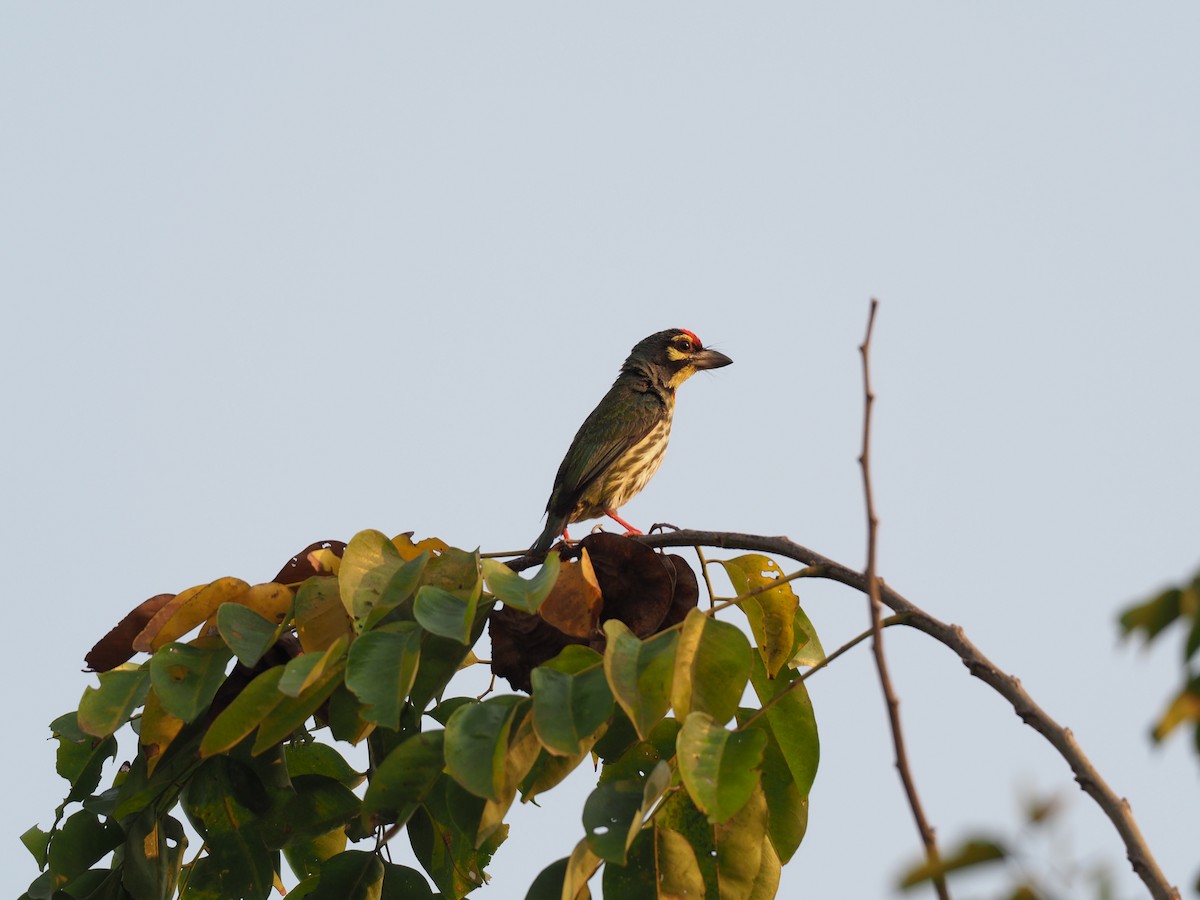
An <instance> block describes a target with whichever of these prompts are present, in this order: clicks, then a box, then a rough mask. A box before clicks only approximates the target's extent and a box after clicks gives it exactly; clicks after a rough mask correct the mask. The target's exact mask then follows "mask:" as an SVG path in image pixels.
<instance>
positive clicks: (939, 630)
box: [636, 530, 1179, 900]
mask: <svg viewBox="0 0 1200 900" xmlns="http://www.w3.org/2000/svg"><path fill="white" fill-rule="evenodd" d="M636 540H638V541H640V542H641V543H643V544H645V545H646V546H648V547H691V546H695V545H697V544H699V545H701V546H704V547H711V548H717V549H721V550H743V551H748V552H754V553H770V554H774V555H777V556H784V557H787V558H788V559H791V560H794V561H796V562H798V563H801V564H803V565H805V566H812V567H817V568H819V569H821V570H822V574H821V575H820V576H818V577H823V578H827V579H829V580H831V581H836V582H838V583H840V584H844V585H846V586H847V587H850V588H853V589H854V590H856V591H859V592H861V593H864V594H869V592H870V583H869V582H868V580H867V577H866V575H864V574H863V573H862V572H859V571H857V570H855V569H852V568H850V567H849V566H845V565H842V564H841V563H839V562H836V561H834V560H832V559H830V558H829V557H827V556H823V555H821V554H820V553H817V552H816V551H814V550H810V549H809V548H807V547H804V546H801V545H800V544H797V543H796V542H795V541H793V540H791V539H790V538H788V537H785V536H782V535H779V536H768V535H759V534H745V533H740V532H723V531H694V530H681V531H674V532H669V533H665V534H653V535H643V536H641V537H638V538H636ZM878 589H879V599H880V601H881V602H882V603H883V604H884V605H885V606H887V607H888V608H890V609H891V610H892V611H894V612H896V613H900V614H903V615H905V616H906V618H905V621H904V623H903V624H905V625H908V626H910V627H912V628H915V629H916V630H917V631H921V632H923V633H925V634H927V635H929V636H930V637H931V638H933V639H934V640H936V641H937V642H938V643H940V644H942V645H944V646H945V647H947V648H948V649H950V650H951V651H952V652H954V653H955V654H956V655H957V656H958V657H959V659H961V660H962V662H963V665H965V666H966V667H967V670H968V671H969V672H970V673H971V674H972V675H974V676H975V677H976V678H978V679H979V680H981V681H982V682H984V683H985V684H987V685H988V686H990V687H991V688H992V689H994V690H995V691H996V692H997V693H998V694H999V695H1000V696H1001V697H1003V698H1004V699H1005V700H1007V701H1008V702H1009V704H1010V705H1011V706H1012V708H1013V711H1014V712H1015V713H1016V714H1017V716H1019V717H1020V719H1021V721H1023V722H1024V723H1025V724H1026V725H1028V726H1030V727H1031V728H1033V730H1034V731H1036V732H1038V734H1040V735H1042V736H1043V737H1044V738H1045V739H1046V740H1047V741H1048V742H1049V743H1050V745H1051V746H1052V747H1053V748H1054V749H1055V750H1056V751H1058V754H1059V755H1060V756H1061V757H1062V758H1063V759H1064V760H1065V761H1066V762H1067V765H1069V766H1070V767H1071V771H1072V773H1073V774H1074V776H1075V781H1076V782H1078V784H1079V786H1080V787H1081V788H1082V789H1083V790H1084V792H1085V793H1087V795H1088V796H1089V797H1091V798H1092V800H1094V801H1095V803H1096V805H1097V806H1099V807H1100V809H1101V810H1102V811H1103V812H1104V814H1105V815H1106V816H1108V818H1109V821H1111V822H1112V824H1113V827H1114V828H1115V829H1116V831H1117V833H1118V834H1119V835H1120V837H1121V840H1122V842H1123V843H1124V844H1125V851H1126V855H1127V857H1128V859H1129V863H1130V865H1131V866H1132V867H1133V870H1134V872H1136V873H1137V875H1138V877H1140V878H1141V879H1142V881H1143V882H1144V883H1145V885H1146V887H1147V888H1148V889H1149V891H1150V895H1151V896H1152V897H1154V898H1156V900H1160V898H1161V900H1172V898H1174V900H1178V898H1179V890H1178V889H1177V888H1176V887H1174V886H1173V885H1172V884H1171V883H1170V882H1169V881H1168V880H1167V878H1166V876H1165V875H1164V874H1163V872H1162V870H1161V869H1160V868H1159V866H1158V863H1157V862H1156V861H1155V859H1154V854H1153V853H1151V851H1150V848H1149V846H1148V845H1147V844H1146V841H1145V838H1143V837H1142V834H1141V830H1140V829H1139V828H1138V825H1137V821H1136V820H1135V819H1134V817H1133V812H1132V810H1131V808H1130V805H1129V801H1128V800H1126V799H1125V798H1123V797H1119V796H1117V794H1116V793H1115V792H1114V791H1113V789H1112V788H1111V787H1109V785H1108V783H1107V782H1106V781H1105V780H1104V779H1103V778H1102V777H1101V775H1100V773H1099V772H1098V771H1097V770H1096V767H1095V766H1094V765H1093V764H1092V762H1091V760H1090V759H1088V757H1087V755H1086V754H1085V753H1084V752H1083V749H1082V748H1081V747H1080V746H1079V742H1078V741H1076V740H1075V736H1074V735H1073V734H1072V733H1071V730H1070V729H1069V728H1066V727H1064V726H1062V725H1060V724H1059V723H1058V722H1057V721H1056V720H1055V719H1054V718H1052V717H1051V716H1050V714H1049V713H1047V712H1046V711H1045V710H1044V709H1042V707H1041V706H1039V705H1038V704H1037V702H1035V701H1034V699H1033V698H1032V697H1031V696H1030V695H1029V694H1028V692H1027V691H1026V690H1025V689H1024V688H1023V687H1022V686H1021V682H1020V680H1018V679H1017V678H1016V677H1015V676H1013V675H1010V674H1008V673H1007V672H1005V671H1004V670H1003V669H1001V668H1000V667H999V666H997V665H996V664H995V663H994V662H992V661H991V660H990V659H989V658H988V657H987V656H985V655H984V654H983V652H982V651H981V650H980V649H979V648H978V647H976V646H975V644H974V643H972V642H971V641H970V640H969V639H968V638H967V636H966V634H965V633H964V632H963V629H962V627H961V626H958V625H949V624H946V623H945V622H942V621H941V620H940V619H937V618H935V617H934V616H932V615H930V614H929V613H927V612H925V610H923V609H921V608H920V607H919V606H917V605H916V604H914V603H912V602H911V601H909V600H908V599H906V598H905V597H904V596H903V595H901V594H900V593H898V592H897V591H895V590H893V589H892V588H890V587H889V586H888V585H887V584H886V583H883V582H882V581H880V582H879V585H878Z"/></svg>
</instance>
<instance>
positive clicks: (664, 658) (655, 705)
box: [604, 619, 679, 739]
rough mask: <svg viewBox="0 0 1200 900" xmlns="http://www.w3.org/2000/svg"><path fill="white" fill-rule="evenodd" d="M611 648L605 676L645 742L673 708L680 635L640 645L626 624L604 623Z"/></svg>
mask: <svg viewBox="0 0 1200 900" xmlns="http://www.w3.org/2000/svg"><path fill="white" fill-rule="evenodd" d="M604 633H605V635H606V636H607V638H608V646H607V647H606V648H605V651H604V674H605V676H606V677H607V678H608V686H609V688H610V689H611V690H612V693H613V697H615V698H616V701H617V702H618V703H619V704H621V708H622V709H623V710H625V713H626V715H628V716H629V720H630V721H631V722H632V723H633V726H634V728H635V729H637V733H638V735H640V736H641V737H642V738H643V739H645V737H646V736H647V735H648V734H649V733H650V730H651V729H652V728H653V727H654V726H655V724H656V723H657V722H658V721H659V720H660V719H662V718H663V716H665V715H666V714H667V710H668V709H670V708H671V682H672V672H673V670H674V668H675V648H676V645H677V644H678V643H679V632H677V631H666V632H663V633H662V634H658V635H655V636H654V637H652V638H650V639H648V640H645V641H640V640H638V639H637V638H636V637H635V636H634V634H633V632H631V631H630V630H629V629H628V628H627V627H626V626H625V624H624V623H622V622H620V621H618V620H617V619H609V620H608V621H607V622H605V623H604Z"/></svg>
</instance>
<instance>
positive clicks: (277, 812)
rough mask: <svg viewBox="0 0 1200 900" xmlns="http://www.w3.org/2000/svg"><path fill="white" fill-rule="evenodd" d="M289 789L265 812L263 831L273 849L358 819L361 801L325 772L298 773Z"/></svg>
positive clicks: (264, 840)
mask: <svg viewBox="0 0 1200 900" xmlns="http://www.w3.org/2000/svg"><path fill="white" fill-rule="evenodd" d="M292 788H293V790H292V791H290V792H286V793H282V794H280V795H278V797H277V802H276V803H275V804H274V805H273V806H272V807H271V809H270V811H269V812H267V813H266V814H264V815H263V817H262V822H261V827H260V829H259V830H260V833H261V835H262V839H263V843H265V844H266V845H267V846H268V847H270V848H274V849H277V848H281V847H284V846H286V845H288V844H290V843H292V842H293V841H307V840H312V839H313V838H316V837H319V836H320V835H323V834H325V833H326V832H328V831H329V830H330V829H332V828H334V827H336V826H345V824H346V823H347V822H349V821H350V820H351V819H353V818H355V817H356V816H357V815H358V813H359V810H360V808H361V806H362V801H361V800H359V799H358V797H356V796H355V795H354V792H353V791H351V790H350V789H349V788H348V787H346V786H345V785H344V784H342V783H341V782H340V781H337V780H335V779H333V778H329V777H327V776H325V775H297V776H296V777H295V778H293V779H292Z"/></svg>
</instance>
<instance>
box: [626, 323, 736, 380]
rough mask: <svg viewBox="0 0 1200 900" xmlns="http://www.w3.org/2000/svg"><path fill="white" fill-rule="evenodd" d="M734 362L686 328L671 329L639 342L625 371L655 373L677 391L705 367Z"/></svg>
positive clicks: (712, 367) (654, 374)
mask: <svg viewBox="0 0 1200 900" xmlns="http://www.w3.org/2000/svg"><path fill="white" fill-rule="evenodd" d="M731 362H733V360H732V359H730V358H729V357H728V356H726V355H725V354H724V353H719V352H717V351H716V350H709V349H707V348H706V347H705V346H704V345H703V344H701V343H700V338H698V337H696V335H695V334H694V333H693V332H691V331H688V330H687V329H686V328H668V329H667V330H666V331H660V332H658V333H657V334H652V335H650V337H648V338H645V339H644V340H641V341H639V342H638V343H637V344H636V345H635V346H634V348H633V351H632V352H631V353H630V354H629V359H627V360H625V365H624V366H623V367H622V370H623V371H627V372H641V373H645V374H649V375H652V376H653V377H654V378H655V379H656V380H657V381H659V382H661V383H662V384H663V385H665V386H666V387H668V388H670V389H671V390H674V389H675V388H677V387H679V385H681V384H683V383H684V382H685V381H687V380H688V379H689V378H691V377H692V376H693V375H695V374H696V373H697V372H699V371H700V370H701V369H719V368H720V367H721V366H727V365H729V364H730V363H731Z"/></svg>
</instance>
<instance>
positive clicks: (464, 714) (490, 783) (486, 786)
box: [445, 695, 529, 800]
mask: <svg viewBox="0 0 1200 900" xmlns="http://www.w3.org/2000/svg"><path fill="white" fill-rule="evenodd" d="M528 702H529V701H528V700H526V699H525V698H523V697H517V696H513V695H505V696H500V697H492V698H490V699H488V700H485V701H484V702H482V703H470V704H467V705H465V706H460V707H459V708H458V709H456V710H455V711H454V714H453V715H452V716H450V719H449V721H447V722H446V735H445V738H446V745H445V754H446V773H447V774H448V775H450V777H451V778H453V779H454V780H455V781H457V782H458V783H459V784H461V785H462V786H463V787H464V788H466V789H467V790H468V791H470V792H471V793H472V794H475V795H476V796H477V797H485V798H487V799H490V800H499V799H500V793H501V788H502V786H503V784H504V763H505V758H506V757H507V755H508V736H509V732H510V730H511V729H512V725H513V722H514V720H515V719H516V718H517V715H518V713H523V712H524V710H525V707H526V704H527V703H528Z"/></svg>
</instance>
